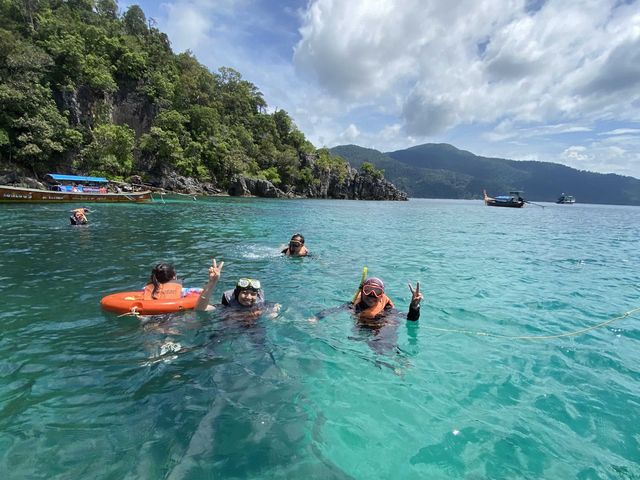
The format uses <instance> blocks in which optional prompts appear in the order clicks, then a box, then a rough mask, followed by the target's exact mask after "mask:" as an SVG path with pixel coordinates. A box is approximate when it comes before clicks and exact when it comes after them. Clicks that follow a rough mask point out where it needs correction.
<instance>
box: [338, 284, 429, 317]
mask: <svg viewBox="0 0 640 480" xmlns="http://www.w3.org/2000/svg"><path fill="white" fill-rule="evenodd" d="M409 290H410V291H411V303H409V312H407V320H411V321H416V320H418V319H419V318H420V302H421V301H422V299H423V298H424V297H423V295H422V294H421V293H420V282H417V283H416V288H415V290H414V288H413V286H412V285H411V284H409ZM394 307H395V306H394V304H393V302H392V301H391V299H390V298H389V297H387V295H386V294H385V293H384V283H383V282H382V280H380V279H379V278H376V277H371V278H367V279H366V280H365V281H364V282H363V284H362V287H361V288H360V291H359V292H358V293H357V294H356V296H355V298H354V300H353V301H352V302H351V305H350V306H349V308H352V309H353V311H354V313H355V315H356V316H357V317H358V319H359V320H365V321H366V320H373V319H377V318H381V317H384V316H385V315H386V314H388V313H390V312H392V311H393V310H394Z"/></svg>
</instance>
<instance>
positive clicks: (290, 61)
mask: <svg viewBox="0 0 640 480" xmlns="http://www.w3.org/2000/svg"><path fill="white" fill-rule="evenodd" d="M134 3H137V4H138V5H140V6H141V7H142V9H143V10H144V12H145V14H146V15H147V18H153V19H154V20H155V21H156V23H157V25H158V28H160V30H162V31H163V32H165V33H167V34H168V35H169V38H170V40H171V44H172V47H173V49H174V51H175V52H181V51H184V50H187V49H189V50H191V51H192V52H193V53H194V54H195V56H196V57H197V58H198V60H199V61H200V62H201V63H203V64H204V65H206V66H207V67H209V69H210V70H212V71H217V69H218V68H219V67H221V66H228V67H232V68H235V69H236V70H238V71H239V72H240V73H241V74H242V76H243V77H244V78H245V79H247V80H249V81H251V82H252V83H254V84H255V85H256V86H257V87H258V88H259V89H260V91H261V92H262V93H263V94H264V98H265V100H266V101H267V103H268V104H269V107H270V108H271V109H276V108H277V109H284V110H286V111H287V112H288V113H289V114H290V115H291V117H292V118H293V119H294V121H295V122H296V124H297V125H298V127H299V128H300V129H301V130H302V131H303V132H304V133H305V135H306V136H307V138H308V139H309V140H311V141H312V142H313V143H314V145H316V146H317V147H321V146H327V147H332V146H335V145H341V144H346V143H353V144H357V145H360V146H363V147H368V148H375V149H377V150H380V151H383V152H386V151H392V150H398V149H404V148H408V147H410V146H413V145H418V144H422V143H429V142H434V143H440V142H445V143H451V144H452V145H454V146H456V147H458V148H461V149H465V150H469V151H471V152H473V153H475V154H478V155H484V156H491V157H501V158H511V159H515V160H541V161H549V162H556V163H562V164H565V165H568V166H570V167H573V168H577V169H580V170H590V171H595V172H602V173H618V174H621V175H630V176H634V177H636V178H640V1H625V0H575V1H573V0H558V1H555V0H547V1H545V0H501V1H496V0H457V1H455V2H452V1H450V0H308V1H306V0H305V1H298V0H285V1H277V0H273V1H267V0H168V1H151V0H144V1H140V2H132V1H123V0H121V1H120V2H119V6H120V9H121V11H122V12H124V11H125V10H126V9H127V7H128V6H130V5H132V4H134Z"/></svg>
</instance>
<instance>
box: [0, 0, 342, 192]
mask: <svg viewBox="0 0 640 480" xmlns="http://www.w3.org/2000/svg"><path fill="white" fill-rule="evenodd" d="M309 154H313V157H314V159H315V160H314V162H315V165H316V166H319V167H320V168H323V169H325V170H331V171H332V172H333V173H335V174H338V175H344V173H345V172H346V171H347V170H346V169H347V165H346V163H345V162H344V161H343V160H342V159H340V158H337V157H334V156H332V155H331V154H330V153H329V151H328V150H326V149H323V150H319V151H316V149H315V148H314V146H313V145H312V144H311V143H310V142H309V141H307V139H306V138H305V136H304V134H303V133H302V132H301V131H300V130H299V129H298V128H297V127H296V126H295V124H294V122H293V121H292V119H291V118H290V117H289V115H288V114H287V112H285V111H283V110H278V111H275V112H272V113H268V112H267V104H266V102H265V100H264V98H263V96H262V94H261V93H260V91H259V90H258V88H257V87H256V86H255V85H253V84H252V83H250V82H248V81H246V80H244V79H243V78H242V76H241V75H240V73H239V72H237V71H235V70H233V69H231V68H221V69H220V70H219V71H218V72H217V73H212V72H210V71H208V70H207V68H206V67H204V66H203V65H201V64H200V63H199V62H198V61H197V60H196V59H195V58H194V56H193V55H192V54H191V53H189V52H186V53H181V54H178V55H176V54H174V53H173V52H172V50H171V47H170V43H169V40H168V38H167V36H166V35H165V34H164V33H162V32H160V31H159V30H158V29H157V28H156V27H155V26H154V22H153V20H150V19H147V18H146V17H145V14H144V12H143V11H142V9H141V8H140V7H138V6H137V5H133V6H131V7H129V8H128V9H127V11H126V12H125V13H124V14H122V15H120V14H119V13H118V6H117V3H116V2H115V1H114V0H0V163H5V164H10V165H18V166H21V167H24V168H25V170H26V171H27V172H32V173H34V174H36V175H42V174H43V173H47V172H49V171H59V172H64V173H70V172H77V173H81V174H92V175H105V176H108V177H110V178H115V179H122V178H126V177H127V176H129V175H131V174H133V173H137V174H142V175H143V177H145V178H146V177H149V176H153V175H155V176H158V175H160V176H161V175H163V174H164V173H166V172H176V173H178V174H181V175H184V176H188V177H193V178H196V179H199V180H202V181H213V182H215V183H217V184H219V185H221V186H223V187H224V186H225V182H229V181H230V179H231V178H232V177H233V176H234V175H235V174H241V175H245V176H249V177H252V178H262V179H267V180H270V181H271V182H272V183H273V184H275V185H296V186H297V187H299V188H301V189H303V188H304V186H305V185H311V184H313V183H314V182H317V181H318V180H317V178H314V175H313V172H312V170H311V169H310V167H309V165H308V162H304V161H303V159H304V158H305V156H307V155H309Z"/></svg>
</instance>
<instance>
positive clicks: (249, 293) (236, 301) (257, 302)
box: [195, 258, 280, 318]
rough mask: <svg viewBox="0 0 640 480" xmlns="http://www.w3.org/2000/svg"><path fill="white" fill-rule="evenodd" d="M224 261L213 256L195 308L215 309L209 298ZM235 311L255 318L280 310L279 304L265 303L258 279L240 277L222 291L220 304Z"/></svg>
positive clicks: (276, 312) (273, 313)
mask: <svg viewBox="0 0 640 480" xmlns="http://www.w3.org/2000/svg"><path fill="white" fill-rule="evenodd" d="M223 266H224V262H220V264H218V263H217V262H216V260H215V258H214V259H213V261H212V266H211V267H209V281H208V282H207V284H206V285H205V287H204V289H203V290H202V293H201V294H200V299H199V300H198V303H197V304H196V308H195V309H196V310H201V311H203V310H206V311H210V310H215V309H216V307H217V306H215V305H210V304H209V299H210V298H211V294H212V293H213V291H214V290H215V288H216V285H217V284H218V280H219V279H220V275H221V273H222V267H223ZM218 306H222V307H228V308H230V309H231V310H233V311H235V312H237V313H238V314H239V316H241V317H243V318H257V317H259V316H261V315H263V314H267V315H269V316H271V317H274V316H276V315H277V314H278V312H279V311H280V305H279V304H277V303H276V304H273V303H267V302H266V301H265V297H264V290H263V289H262V285H261V283H260V280H256V279H253V278H241V279H239V280H238V281H237V282H236V286H235V288H233V289H231V290H227V291H225V292H223V294H222V299H221V301H220V305H218Z"/></svg>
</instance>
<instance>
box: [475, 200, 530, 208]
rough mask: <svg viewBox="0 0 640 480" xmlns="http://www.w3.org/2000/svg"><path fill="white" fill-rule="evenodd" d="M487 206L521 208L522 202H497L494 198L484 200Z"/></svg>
mask: <svg viewBox="0 0 640 480" xmlns="http://www.w3.org/2000/svg"><path fill="white" fill-rule="evenodd" d="M484 203H485V204H486V205H487V206H488V207H507V208H522V207H524V202H498V201H495V200H485V202H484Z"/></svg>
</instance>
